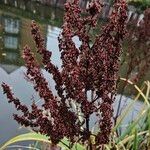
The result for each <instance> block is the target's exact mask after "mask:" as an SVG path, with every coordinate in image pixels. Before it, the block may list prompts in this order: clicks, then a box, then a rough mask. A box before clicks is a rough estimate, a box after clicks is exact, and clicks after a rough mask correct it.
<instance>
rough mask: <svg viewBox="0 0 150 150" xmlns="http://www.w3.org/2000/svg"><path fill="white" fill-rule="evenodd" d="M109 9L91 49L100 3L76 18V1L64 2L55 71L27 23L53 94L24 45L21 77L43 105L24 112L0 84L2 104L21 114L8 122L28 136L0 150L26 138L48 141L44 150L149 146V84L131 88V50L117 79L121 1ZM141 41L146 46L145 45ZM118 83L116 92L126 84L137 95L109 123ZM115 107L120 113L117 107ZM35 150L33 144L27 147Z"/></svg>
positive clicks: (122, 26) (122, 13)
mask: <svg viewBox="0 0 150 150" xmlns="http://www.w3.org/2000/svg"><path fill="white" fill-rule="evenodd" d="M113 7H114V10H113V12H112V14H111V16H110V20H109V21H108V23H107V24H106V25H105V26H104V27H103V28H102V30H101V33H99V35H97V37H95V39H94V42H93V44H92V45H91V39H90V38H91V37H90V34H89V32H90V30H91V29H93V28H95V27H96V24H97V18H98V17H99V12H100V10H101V8H102V4H101V3H100V2H99V1H92V2H91V3H90V5H89V8H88V9H87V12H88V15H87V16H86V15H85V16H82V15H81V9H80V8H79V1H78V0H74V1H73V2H67V3H66V4H65V11H66V12H65V16H64V24H63V26H62V33H61V35H60V36H59V38H58V40H59V50H60V53H61V60H62V68H61V69H60V70H59V69H58V68H57V67H56V66H55V65H54V64H53V63H52V62H51V56H52V53H51V52H50V51H48V50H47V49H46V48H45V43H44V39H43V37H42V36H41V33H40V29H39V27H38V26H37V24H36V23H35V22H34V21H33V22H32V24H31V34H32V37H33V39H34V41H35V44H36V47H37V53H38V54H40V55H41V57H42V63H43V67H44V68H45V70H46V71H48V72H49V73H50V74H51V75H52V76H53V79H54V81H55V84H56V86H55V89H56V91H57V95H55V94H54V92H53V91H51V89H50V88H49V86H48V82H47V81H46V79H45V78H44V76H43V74H42V72H41V68H40V65H39V64H38V63H37V62H36V59H35V57H34V54H33V53H32V52H31V49H30V47H29V46H25V47H24V51H23V58H24V61H25V64H26V67H27V72H26V77H27V79H28V80H29V81H30V82H32V83H33V85H34V89H35V90H36V91H37V92H38V94H39V96H40V98H41V100H43V104H42V105H41V106H38V105H36V103H35V102H34V101H33V103H32V105H31V107H30V108H29V107H27V106H26V105H24V104H22V103H21V102H20V100H19V99H18V98H17V97H15V96H14V93H13V92H12V90H11V89H10V87H9V85H7V84H6V83H3V84H2V87H3V91H4V94H6V96H7V98H8V102H9V103H13V104H14V105H15V107H16V109H17V110H18V111H21V112H22V115H18V114H14V115H13V116H14V119H15V120H16V121H17V122H18V123H19V124H21V125H22V126H25V127H30V128H31V130H32V132H30V133H27V134H23V135H19V136H17V137H14V138H12V139H11V140H10V141H8V142H7V143H5V144H4V145H3V146H2V147H1V149H4V148H6V147H7V146H9V145H10V144H13V143H16V142H19V141H26V140H27V141H28V140H35V141H40V142H44V143H49V145H48V147H49V149H58V148H59V147H63V148H65V149H72V150H76V149H77V150H85V149H86V150H99V149H102V150H104V149H108V150H109V149H111V150H115V149H118V150H122V149H133V150H137V149H145V150H146V149H148V148H149V147H150V143H149V139H150V107H149V92H150V82H149V81H146V82H144V84H143V86H142V88H141V89H140V88H139V87H138V86H137V85H135V83H136V81H138V80H139V78H140V76H141V75H143V72H144V71H143V69H142V70H141V71H139V74H138V75H136V76H134V78H130V77H131V75H130V74H131V72H132V69H133V68H132V67H130V63H131V64H132V63H133V62H137V61H139V57H138V58H137V57H136V56H138V55H136V56H135V55H134V52H135V51H134V52H133V51H131V49H129V50H127V51H128V53H129V54H131V55H132V56H135V57H131V60H130V61H129V64H128V65H129V70H128V71H127V76H126V78H119V77H118V70H119V59H120V56H121V47H122V40H123V39H124V36H125V35H126V19H127V13H126V10H127V5H126V2H125V1H122V0H118V1H116V2H115V3H114V5H113ZM145 22H146V21H145ZM141 27H142V26H141ZM144 27H145V24H144ZM142 31H143V30H141V34H142V35H143V32H142ZM132 33H133V35H134V37H135V36H136V37H138V35H135V33H136V32H135V33H134V32H132ZM139 33H140V32H139ZM144 33H145V32H144ZM141 34H140V35H141ZM133 35H132V37H133ZM75 36H77V37H78V38H79V40H80V41H81V45H80V47H79V48H77V47H76V44H75V43H74V41H73V37H75ZM139 37H141V36H139ZM145 37H146V36H145V35H144V38H145ZM139 39H140V38H139ZM142 40H143V39H142ZM142 40H141V42H142V44H143V41H142ZM148 41H149V40H148ZM129 42H131V40H129ZM145 42H146V44H147V41H145ZM133 43H134V44H135V43H136V42H135V40H134V42H132V43H130V44H131V45H133ZM140 46H141V47H143V45H140ZM131 48H132V46H131ZM148 50H149V48H148ZM143 54H144V56H143V55H142V58H143V57H144V58H145V55H146V56H147V53H146V54H145V52H144V53H143ZM148 54H149V53H148ZM139 62H141V61H139ZM146 62H147V63H146V67H144V69H145V68H148V67H149V65H147V64H148V63H149V60H146ZM122 63H124V61H122ZM142 63H143V62H142ZM139 64H140V63H138V64H137V63H136V65H139ZM131 68H132V69H131ZM129 78H130V79H131V80H129ZM118 81H120V82H124V85H123V88H122V93H121V94H123V92H124V89H125V88H126V87H127V86H128V85H130V86H133V87H134V88H135V89H136V90H137V91H138V92H137V93H138V94H137V96H135V97H133V99H134V100H133V101H131V103H130V105H129V106H128V107H126V108H125V109H124V110H123V112H122V113H121V114H118V112H117V115H116V116H115V117H114V120H113V107H112V106H113V102H114V100H115V98H116V93H117V85H118ZM139 98H142V99H143V101H144V103H145V105H143V108H142V110H141V111H140V112H139V113H138V115H137V116H136V118H134V120H133V121H132V122H131V123H128V124H127V125H126V127H123V125H124V124H123V121H124V119H125V117H127V116H128V113H129V111H130V110H132V107H133V106H134V104H135V102H136V101H137V100H138V99H139ZM120 100H121V99H120ZM118 108H119V109H120V106H118ZM93 114H96V119H97V120H96V125H97V126H96V127H95V126H94V127H93V129H90V126H89V123H90V120H91V119H92V115H93ZM122 128H123V130H122ZM44 145H45V144H44ZM28 148H31V147H28ZM37 148H38V147H36V145H35V146H34V148H33V149H37Z"/></svg>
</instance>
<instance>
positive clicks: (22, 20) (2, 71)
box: [0, 3, 142, 144]
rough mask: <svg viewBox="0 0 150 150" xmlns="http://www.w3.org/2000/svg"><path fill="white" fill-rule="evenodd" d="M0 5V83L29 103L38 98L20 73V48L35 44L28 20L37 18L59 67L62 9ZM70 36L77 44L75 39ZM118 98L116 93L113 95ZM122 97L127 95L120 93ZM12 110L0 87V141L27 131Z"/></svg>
mask: <svg viewBox="0 0 150 150" xmlns="http://www.w3.org/2000/svg"><path fill="white" fill-rule="evenodd" d="M0 7H1V9H0V84H1V83H2V82H6V83H8V84H9V85H10V86H11V87H13V92H14V93H15V96H17V97H18V98H20V100H21V101H22V102H23V103H24V104H27V105H30V104H31V102H32V99H33V97H34V99H35V101H36V102H37V101H39V100H40V98H39V96H38V94H37V93H35V91H34V89H33V86H32V85H31V83H29V82H27V81H26V79H25V77H24V73H25V71H26V68H25V67H24V64H23V61H22V59H21V52H22V48H23V46H24V45H26V44H28V45H29V46H30V47H31V48H32V50H33V51H35V45H34V44H33V41H32V38H31V36H30V23H31V20H32V19H35V20H37V21H38V23H39V25H40V27H41V32H42V33H43V36H44V38H45V40H46V46H47V49H48V50H51V51H52V53H53V57H52V61H53V62H54V64H55V65H57V66H58V67H60V66H61V61H60V59H59V57H60V54H59V50H58V40H57V37H58V35H59V33H60V32H61V29H60V26H61V23H62V20H63V19H62V16H63V11H62V10H60V9H54V8H49V7H47V6H40V5H39V4H36V3H33V4H32V7H31V9H29V10H28V9H26V8H24V7H23V8H16V7H12V6H8V5H4V4H2V3H0ZM33 8H36V9H33ZM39 8H40V9H39ZM39 10H40V11H39ZM74 40H75V42H76V43H77V45H78V46H79V45H80V43H79V41H78V39H74ZM37 58H38V57H37ZM42 71H43V74H44V76H45V78H46V79H47V81H48V82H49V86H50V88H51V89H52V91H53V92H54V93H55V89H54V82H53V80H52V79H51V76H50V75H49V74H48V73H47V72H46V71H44V70H42ZM118 98H119V95H118V96H117V99H118ZM123 99H124V100H125V99H128V98H126V97H123ZM126 103H129V101H128V100H127V102H126ZM124 104H125V101H122V104H121V105H122V106H123V105H124ZM117 105H118V101H117V100H116V102H115V104H114V108H115V111H116V108H117ZM141 106H142V103H141V102H137V103H136V105H135V106H134V109H133V111H131V112H130V113H129V117H128V118H127V119H126V122H128V121H130V120H131V119H132V118H134V116H135V115H136V113H137V111H139V110H140V108H141ZM15 112H16V111H15V108H14V106H13V105H11V104H8V103H7V99H6V97H5V96H4V95H3V92H2V89H1V87H0V144H2V143H3V142H5V141H6V140H8V139H9V138H11V137H13V136H15V135H18V134H19V133H24V132H27V131H28V130H27V129H24V128H20V126H19V125H18V124H17V123H16V122H15V121H14V120H13V118H12V114H13V113H15ZM94 123H95V117H94V116H93V118H91V122H90V126H91V127H92V125H93V124H94Z"/></svg>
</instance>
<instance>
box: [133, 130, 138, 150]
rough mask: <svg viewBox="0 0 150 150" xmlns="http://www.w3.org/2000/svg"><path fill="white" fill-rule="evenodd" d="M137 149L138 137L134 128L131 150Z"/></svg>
mask: <svg viewBox="0 0 150 150" xmlns="http://www.w3.org/2000/svg"><path fill="white" fill-rule="evenodd" d="M137 149H138V136H137V129H136V128H135V135H134V143H133V150H137Z"/></svg>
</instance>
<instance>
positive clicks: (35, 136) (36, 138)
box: [0, 132, 85, 150]
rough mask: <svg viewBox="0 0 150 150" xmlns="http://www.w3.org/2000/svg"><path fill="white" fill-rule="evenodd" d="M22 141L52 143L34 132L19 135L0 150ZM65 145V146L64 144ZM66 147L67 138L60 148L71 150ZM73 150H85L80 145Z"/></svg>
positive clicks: (67, 143)
mask: <svg viewBox="0 0 150 150" xmlns="http://www.w3.org/2000/svg"><path fill="white" fill-rule="evenodd" d="M22 141H40V142H45V143H49V144H51V142H50V141H49V140H48V137H46V136H44V135H41V134H38V133H34V132H30V133H26V134H21V135H18V136H16V137H13V138H12V139H10V140H9V141H7V142H6V143H5V144H3V145H2V146H1V147H0V150H4V149H6V148H7V147H8V146H9V145H11V144H14V143H16V142H22ZM63 143H64V144H63ZM66 145H69V141H68V139H67V138H64V139H63V140H62V141H61V142H60V143H59V144H58V146H60V147H62V148H64V149H66V150H69V149H68V147H67V146H66ZM72 150H85V149H84V147H83V146H82V145H80V144H78V143H77V144H75V145H74V147H73V148H72Z"/></svg>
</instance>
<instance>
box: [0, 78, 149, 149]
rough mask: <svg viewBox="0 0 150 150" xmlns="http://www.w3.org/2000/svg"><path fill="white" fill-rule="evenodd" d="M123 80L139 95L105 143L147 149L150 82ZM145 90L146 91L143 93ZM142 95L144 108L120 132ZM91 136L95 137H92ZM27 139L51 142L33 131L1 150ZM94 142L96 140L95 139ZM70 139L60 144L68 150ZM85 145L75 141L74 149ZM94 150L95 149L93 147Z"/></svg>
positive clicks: (112, 146) (118, 120)
mask: <svg viewBox="0 0 150 150" xmlns="http://www.w3.org/2000/svg"><path fill="white" fill-rule="evenodd" d="M121 80H122V81H123V82H128V84H131V85H132V86H134V88H135V89H136V90H137V91H138V95H137V96H136V97H135V98H134V100H133V101H131V103H130V104H129V105H128V106H127V107H126V108H125V109H124V111H123V112H122V114H121V115H120V116H119V118H118V119H117V123H116V125H115V126H114V127H113V129H112V132H111V141H110V142H109V143H108V144H105V145H104V146H105V148H104V149H106V150H127V149H132V150H138V149H139V150H141V149H142V150H146V149H149V148H150V142H149V141H150V103H149V96H150V82H149V81H146V82H145V83H144V88H142V89H140V88H139V87H138V86H137V85H134V84H133V83H132V82H131V81H129V80H128V81H127V80H126V79H124V78H122V79H121ZM143 91H145V93H143ZM140 96H142V97H143V100H144V102H145V105H143V108H142V109H141V111H140V112H138V114H137V116H136V118H135V119H134V120H133V122H131V123H130V124H127V126H126V127H125V129H124V130H123V131H122V132H121V134H118V133H117V131H118V130H119V128H120V127H121V126H122V125H123V120H124V119H125V117H126V116H128V113H129V111H131V110H132V109H133V106H134V104H135V103H136V101H137V100H138V99H139V97H140ZM91 138H94V136H93V137H91ZM25 140H36V141H41V142H46V143H51V142H50V141H49V140H48V137H46V136H43V135H40V134H37V133H34V132H31V133H27V134H23V135H19V136H17V137H14V138H12V139H11V140H10V141H8V142H6V143H5V144H4V145H3V146H2V147H1V148H0V150H3V149H5V148H6V147H7V146H9V145H10V144H14V143H15V142H19V141H25ZM93 142H95V141H94V140H93ZM68 145H69V141H68V139H66V138H64V139H63V140H61V142H60V143H59V146H60V147H62V148H64V149H66V150H68ZM85 149H86V148H85V145H82V144H79V143H75V145H74V147H73V148H72V150H85ZM93 150H94V149H93Z"/></svg>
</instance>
